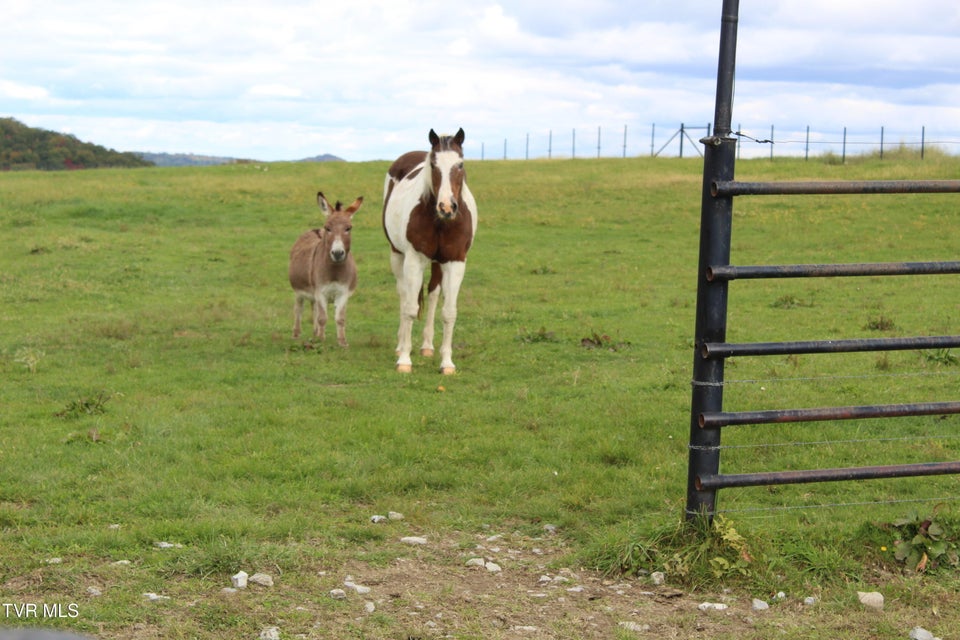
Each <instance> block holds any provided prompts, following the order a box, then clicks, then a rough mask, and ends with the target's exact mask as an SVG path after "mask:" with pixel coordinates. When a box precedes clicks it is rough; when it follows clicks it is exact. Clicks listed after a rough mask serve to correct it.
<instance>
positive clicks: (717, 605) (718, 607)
mask: <svg viewBox="0 0 960 640" xmlns="http://www.w3.org/2000/svg"><path fill="white" fill-rule="evenodd" d="M697 609H700V611H725V610H726V609H727V605H725V604H723V603H722V602H701V603H700V604H699V605H697Z"/></svg>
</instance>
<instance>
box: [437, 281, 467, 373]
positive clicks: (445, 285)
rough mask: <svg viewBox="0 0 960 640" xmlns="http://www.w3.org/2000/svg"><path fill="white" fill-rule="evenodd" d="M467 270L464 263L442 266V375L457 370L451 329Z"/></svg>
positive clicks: (455, 320) (455, 321)
mask: <svg viewBox="0 0 960 640" xmlns="http://www.w3.org/2000/svg"><path fill="white" fill-rule="evenodd" d="M466 268H467V263H465V262H447V263H446V264H444V265H443V282H442V283H441V284H440V287H441V288H442V289H443V309H442V310H441V316H442V317H443V342H441V343H440V372H441V373H443V374H451V373H455V372H456V370H457V368H456V366H454V364H453V327H454V325H455V324H456V323H457V295H458V294H459V293H460V284H461V283H462V282H463V274H464V273H465V271H466Z"/></svg>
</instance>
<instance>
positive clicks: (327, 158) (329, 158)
mask: <svg viewBox="0 0 960 640" xmlns="http://www.w3.org/2000/svg"><path fill="white" fill-rule="evenodd" d="M300 162H346V160H344V159H343V158H338V157H337V156H332V155H330V154H329V153H325V154H323V155H320V156H313V157H312V158H304V159H303V160H301V161H300Z"/></svg>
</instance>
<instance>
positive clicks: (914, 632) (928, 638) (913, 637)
mask: <svg viewBox="0 0 960 640" xmlns="http://www.w3.org/2000/svg"><path fill="white" fill-rule="evenodd" d="M910 640H940V639H939V638H934V637H933V634H932V633H930V632H929V631H927V630H926V629H924V628H923V627H914V628H913V629H911V630H910Z"/></svg>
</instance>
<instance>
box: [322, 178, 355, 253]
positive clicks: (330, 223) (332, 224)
mask: <svg viewBox="0 0 960 640" xmlns="http://www.w3.org/2000/svg"><path fill="white" fill-rule="evenodd" d="M317 203H318V204H319V205H320V210H321V211H323V214H324V215H325V216H326V217H327V219H326V221H325V222H324V223H323V248H324V250H325V251H327V252H328V253H329V255H330V260H331V262H334V263H337V264H339V263H341V262H343V261H344V260H346V259H347V255H348V254H349V253H350V230H351V229H352V228H353V214H355V213H356V212H357V209H359V208H360V205H361V204H363V198H362V197H360V198H357V199H356V200H354V201H353V204H351V205H350V206H349V207H347V208H346V209H344V208H343V204H342V203H341V202H340V201H339V200H337V204H336V206H334V207H331V206H330V203H329V202H327V199H326V198H325V197H324V196H323V192H322V191H320V192H317Z"/></svg>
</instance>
